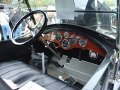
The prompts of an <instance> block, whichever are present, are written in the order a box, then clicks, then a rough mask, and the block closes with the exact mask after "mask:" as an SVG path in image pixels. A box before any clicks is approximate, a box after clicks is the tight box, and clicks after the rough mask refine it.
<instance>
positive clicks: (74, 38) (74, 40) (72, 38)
mask: <svg viewBox="0 0 120 90" xmlns="http://www.w3.org/2000/svg"><path fill="white" fill-rule="evenodd" d="M76 43H77V38H76V37H75V36H74V35H71V36H70V44H76Z"/></svg>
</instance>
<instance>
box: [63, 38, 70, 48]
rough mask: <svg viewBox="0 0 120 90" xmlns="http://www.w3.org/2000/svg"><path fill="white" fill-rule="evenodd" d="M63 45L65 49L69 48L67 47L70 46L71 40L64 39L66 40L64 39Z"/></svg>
mask: <svg viewBox="0 0 120 90" xmlns="http://www.w3.org/2000/svg"><path fill="white" fill-rule="evenodd" d="M62 47H63V48H64V49H67V48H69V47H70V43H69V41H68V40H67V39H64V40H63V41H62Z"/></svg>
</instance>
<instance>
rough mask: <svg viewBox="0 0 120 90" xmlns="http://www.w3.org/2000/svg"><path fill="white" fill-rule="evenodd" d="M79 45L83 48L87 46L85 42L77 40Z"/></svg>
mask: <svg viewBox="0 0 120 90" xmlns="http://www.w3.org/2000/svg"><path fill="white" fill-rule="evenodd" d="M79 45H80V46H81V47H85V46H86V45H87V41H86V40H84V39H83V38H80V40H79Z"/></svg>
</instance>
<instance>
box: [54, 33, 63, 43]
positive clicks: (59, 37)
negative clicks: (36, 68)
mask: <svg viewBox="0 0 120 90" xmlns="http://www.w3.org/2000/svg"><path fill="white" fill-rule="evenodd" d="M55 38H56V40H58V41H61V40H62V35H61V34H60V33H56V35H55Z"/></svg>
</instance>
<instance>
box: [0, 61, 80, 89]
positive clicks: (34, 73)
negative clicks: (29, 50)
mask: <svg viewBox="0 0 120 90" xmlns="http://www.w3.org/2000/svg"><path fill="white" fill-rule="evenodd" d="M0 77H1V78H3V79H10V80H12V81H13V82H14V83H15V84H17V85H18V86H19V87H22V86H23V85H25V84H26V83H27V82H29V81H33V82H35V83H37V84H39V85H40V86H42V87H44V88H46V89H47V90H78V89H77V88H75V87H73V86H70V85H68V84H67V83H65V82H63V81H61V80H59V79H56V78H53V77H51V76H49V75H46V74H43V73H42V72H41V71H39V70H37V69H35V68H34V67H32V66H30V65H28V64H26V63H24V62H21V61H17V60H16V61H7V62H3V63H0Z"/></svg>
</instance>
